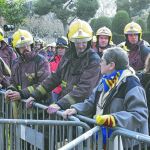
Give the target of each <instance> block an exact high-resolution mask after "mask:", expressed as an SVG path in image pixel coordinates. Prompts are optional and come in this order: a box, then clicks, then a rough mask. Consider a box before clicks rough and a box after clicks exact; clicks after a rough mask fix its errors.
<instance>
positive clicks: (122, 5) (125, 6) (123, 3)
mask: <svg viewBox="0 0 150 150" xmlns="http://www.w3.org/2000/svg"><path fill="white" fill-rule="evenodd" d="M116 5H117V11H119V10H125V11H126V12H129V14H130V2H129V0H117V1H116Z"/></svg>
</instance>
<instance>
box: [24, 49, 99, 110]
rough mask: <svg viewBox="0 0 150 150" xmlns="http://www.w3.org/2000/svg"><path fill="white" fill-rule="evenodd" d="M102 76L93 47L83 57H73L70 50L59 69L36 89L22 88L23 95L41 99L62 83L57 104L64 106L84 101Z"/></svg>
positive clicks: (67, 106) (64, 107) (63, 107)
mask: <svg viewBox="0 0 150 150" xmlns="http://www.w3.org/2000/svg"><path fill="white" fill-rule="evenodd" d="M99 77H100V58H99V56H98V54H97V53H96V52H94V51H93V50H92V49H87V50H86V52H85V53H84V55H83V56H82V57H72V52H71V51H70V50H69V51H67V52H66V53H65V55H64V56H63V58H62V59H61V62H60V64H59V66H58V69H57V71H56V72H55V73H53V74H52V75H51V76H49V77H48V78H46V79H45V80H44V81H43V82H42V84H41V85H39V86H38V87H37V88H36V89H34V91H32V92H29V91H25V90H22V96H23V97H28V96H29V95H31V96H32V97H34V98H35V99H37V100H38V99H41V98H44V97H45V96H46V94H47V93H49V92H50V91H52V90H53V89H54V88H55V87H57V86H58V85H60V84H61V86H62V92H61V98H60V99H59V100H58V102H57V104H58V105H59V106H60V107H61V108H62V109H66V108H69V107H70V105H72V104H75V103H78V102H81V101H83V100H84V99H85V98H87V97H88V96H89V95H90V94H91V92H92V90H93V88H94V87H95V86H96V85H97V83H98V80H99Z"/></svg>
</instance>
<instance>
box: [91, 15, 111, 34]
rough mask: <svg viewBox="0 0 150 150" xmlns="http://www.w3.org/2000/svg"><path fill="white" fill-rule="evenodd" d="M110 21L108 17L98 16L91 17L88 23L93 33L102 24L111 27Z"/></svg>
mask: <svg viewBox="0 0 150 150" xmlns="http://www.w3.org/2000/svg"><path fill="white" fill-rule="evenodd" d="M111 23H112V22H111V19H110V18H108V17H105V16H102V17H99V18H96V19H92V20H91V22H90V25H91V27H92V29H93V31H94V33H96V31H97V30H98V29H99V28H101V27H103V26H106V27H108V28H109V29H111Z"/></svg>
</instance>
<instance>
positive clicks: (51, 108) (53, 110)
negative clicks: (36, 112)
mask: <svg viewBox="0 0 150 150" xmlns="http://www.w3.org/2000/svg"><path fill="white" fill-rule="evenodd" d="M58 110H60V107H59V106H58V105H57V104H51V105H49V106H48V109H47V113H48V114H54V113H56V112H57V111H58Z"/></svg>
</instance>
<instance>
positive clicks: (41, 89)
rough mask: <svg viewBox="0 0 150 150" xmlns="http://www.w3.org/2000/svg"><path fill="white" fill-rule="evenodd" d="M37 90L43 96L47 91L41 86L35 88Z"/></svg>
mask: <svg viewBox="0 0 150 150" xmlns="http://www.w3.org/2000/svg"><path fill="white" fill-rule="evenodd" d="M37 90H38V91H39V92H40V93H41V94H42V95H45V94H46V93H47V91H46V90H45V88H44V87H43V86H42V85H39V86H38V87H37Z"/></svg>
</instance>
